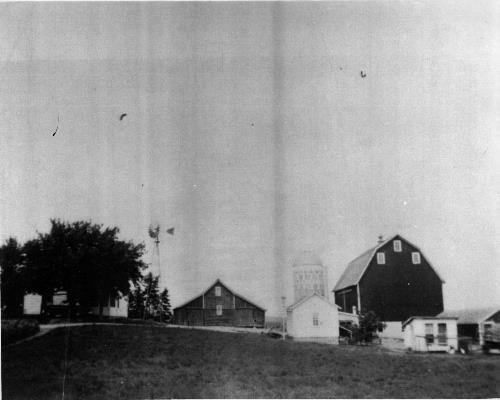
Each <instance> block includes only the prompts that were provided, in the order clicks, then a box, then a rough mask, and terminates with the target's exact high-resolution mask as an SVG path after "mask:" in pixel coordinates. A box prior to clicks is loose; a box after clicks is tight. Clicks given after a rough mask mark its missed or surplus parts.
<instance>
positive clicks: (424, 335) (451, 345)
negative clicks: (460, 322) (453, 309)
mask: <svg viewBox="0 0 500 400" xmlns="http://www.w3.org/2000/svg"><path fill="white" fill-rule="evenodd" d="M403 330H404V344H405V348H406V349H409V350H412V351H424V352H430V351H448V352H449V351H456V350H457V349H458V335H457V318H453V317H443V318H440V317H410V318H408V319H407V320H406V321H405V322H404V323H403Z"/></svg>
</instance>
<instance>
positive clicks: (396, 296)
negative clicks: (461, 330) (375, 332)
mask: <svg viewBox="0 0 500 400" xmlns="http://www.w3.org/2000/svg"><path fill="white" fill-rule="evenodd" d="M395 239H396V240H401V245H402V251H401V252H395V251H394V248H393V241H392V240H391V241H390V242H388V243H386V244H385V245H384V246H383V247H381V248H380V249H379V250H378V252H384V254H385V264H381V265H379V264H377V256H376V255H375V256H374V257H373V258H372V260H371V262H370V264H369V266H368V268H367V269H366V271H365V273H364V274H363V276H362V278H361V280H360V282H359V289H360V303H361V312H367V311H375V313H377V315H379V316H380V317H381V318H382V319H383V320H384V321H405V320H406V319H407V318H409V317H410V316H414V315H428V316H434V315H437V314H439V313H440V312H442V311H443V292H442V282H441V279H440V278H439V276H438V275H437V274H436V272H435V271H434V270H433V269H432V267H431V266H430V265H429V263H428V262H427V260H426V259H425V258H424V256H423V255H422V254H421V263H420V264H413V262H412V255H411V253H412V252H414V251H419V250H418V249H416V248H414V247H413V246H411V245H410V244H409V243H407V242H406V241H405V240H404V239H402V238H400V237H396V238H395Z"/></svg>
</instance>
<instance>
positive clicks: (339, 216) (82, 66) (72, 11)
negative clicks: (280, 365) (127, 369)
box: [0, 1, 500, 315]
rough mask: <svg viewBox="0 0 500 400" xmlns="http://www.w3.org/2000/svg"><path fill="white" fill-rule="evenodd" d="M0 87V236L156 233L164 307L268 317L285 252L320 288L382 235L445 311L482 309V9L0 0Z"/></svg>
mask: <svg viewBox="0 0 500 400" xmlns="http://www.w3.org/2000/svg"><path fill="white" fill-rule="evenodd" d="M361 71H363V72H364V74H366V76H365V77H362V76H361ZM364 74H363V75H364ZM0 90H1V96H0V140H1V147H0V163H1V164H0V165H1V170H0V172H1V176H0V179H1V181H0V185H1V187H0V196H1V209H0V239H2V241H3V240H5V239H6V238H8V237H9V236H15V237H17V238H18V239H19V240H20V241H21V242H24V241H25V240H27V239H29V238H32V237H34V236H35V234H36V231H37V230H38V231H42V232H43V231H46V230H47V229H48V228H49V218H55V217H57V218H62V219H65V220H68V221H73V220H77V219H92V221H93V222H96V223H103V224H105V225H114V226H118V227H119V228H120V229H121V234H120V235H121V237H122V238H123V239H130V240H133V241H135V242H142V241H143V242H145V243H147V244H148V249H150V248H151V247H150V239H149V238H148V235H147V228H148V226H149V224H151V223H159V224H161V226H162V227H163V228H164V229H167V228H169V227H171V226H175V228H176V231H175V235H174V236H168V235H166V234H164V235H163V237H162V242H161V261H162V280H163V282H164V283H165V284H166V285H167V286H168V288H169V290H170V292H171V295H172V303H173V305H174V306H175V305H178V304H180V303H181V302H183V301H184V300H187V299H188V298H190V297H193V296H195V295H197V294H198V293H199V292H200V291H201V290H202V289H204V288H206V287H207V286H208V285H209V284H211V283H212V282H213V281H214V280H215V279H216V278H220V279H222V280H223V281H224V282H226V283H227V284H228V286H229V287H231V288H233V289H234V290H236V291H237V292H240V293H241V294H243V295H245V296H247V297H249V298H251V299H253V300H254V301H255V302H257V303H258V304H261V305H262V306H264V307H265V308H267V309H268V313H269V314H271V315H272V314H276V313H277V310H278V304H279V298H280V296H281V295H282V289H281V287H282V286H285V288H286V290H285V292H286V295H287V297H288V299H290V300H291V290H290V285H289V283H290V282H289V281H290V279H291V265H292V263H293V260H294V258H295V257H296V256H297V255H298V254H299V253H300V252H301V251H303V250H311V251H314V252H316V253H317V254H318V255H319V256H320V257H321V259H322V260H323V262H324V264H325V265H326V266H327V267H328V273H329V286H330V289H333V286H334V284H335V282H336V281H337V279H338V278H339V277H340V274H341V273H342V271H343V270H344V268H345V266H346V264H347V263H348V262H349V261H350V260H351V259H353V258H355V257H357V256H358V255H359V254H360V253H362V252H363V251H365V250H366V249H368V248H369V247H372V246H374V245H375V244H376V241H377V236H378V235H380V234H381V235H384V236H385V237H388V236H389V235H392V234H395V233H400V234H401V235H402V236H403V237H405V238H407V239H408V240H410V241H411V242H413V243H414V244H416V245H417V246H419V247H421V249H422V251H423V253H424V255H426V256H427V258H428V259H429V260H430V262H431V263H432V264H433V265H434V266H435V268H436V269H437V271H438V272H439V274H440V275H441V276H442V277H443V278H444V280H445V281H446V284H445V285H444V301H445V307H446V308H448V309H457V308H463V307H472V306H485V305H494V304H500V135H499V133H500V132H499V128H500V113H499V112H498V111H499V110H500V3H498V2H494V1H491V2H486V1H485V2H479V3H478V2H475V1H470V2H464V1H462V2H460V1H459V2H456V1H453V2H422V1H421V2H393V1H391V2H369V3H364V2H349V3H348V2H339V3H334V2H331V3H318V2H312V3H262V2H260V3H158V2H156V3H52V2H49V3H16V4H10V3H3V4H0ZM122 113H127V116H126V117H125V118H123V120H121V121H120V120H119V117H120V115H121V114H122ZM57 126H58V130H57V133H56V134H55V135H53V133H54V131H55V130H56V127H57ZM145 257H146V261H148V262H149V261H150V260H151V253H150V252H149V253H148V254H146V256H145ZM289 302H290V301H289Z"/></svg>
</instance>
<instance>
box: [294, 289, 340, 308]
mask: <svg viewBox="0 0 500 400" xmlns="http://www.w3.org/2000/svg"><path fill="white" fill-rule="evenodd" d="M314 296H316V297H318V298H319V299H321V300H323V301H324V302H326V303H328V304H329V305H331V306H333V307H337V308H338V309H340V308H341V307H339V306H338V305H336V304H333V303H331V302H330V301H328V299H327V298H325V297H323V296H321V295H319V294H318V293H313V294H311V295H309V296H307V297H304V298H303V299H300V300H299V301H296V302H295V303H293V304H292V305H290V306H288V307H287V311H292V310H293V309H295V308H297V307H299V306H301V305H302V304H304V303H305V302H306V301H308V300H309V299H311V298H313V297H314Z"/></svg>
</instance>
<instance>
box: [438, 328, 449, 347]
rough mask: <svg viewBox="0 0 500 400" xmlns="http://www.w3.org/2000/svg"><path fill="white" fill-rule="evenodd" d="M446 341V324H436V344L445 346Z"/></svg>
mask: <svg viewBox="0 0 500 400" xmlns="http://www.w3.org/2000/svg"><path fill="white" fill-rule="evenodd" d="M447 342H448V339H447V334H446V324H438V344H440V345H442V346H446V343H447Z"/></svg>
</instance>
